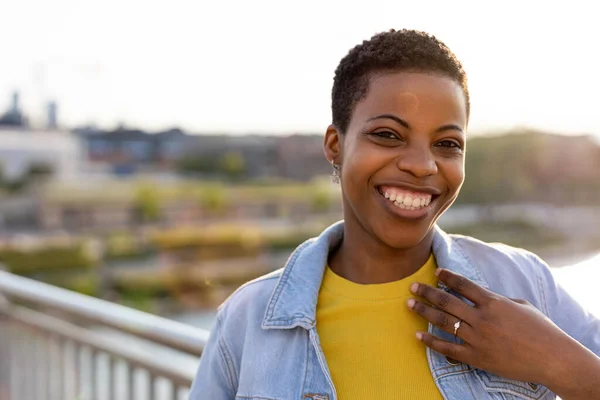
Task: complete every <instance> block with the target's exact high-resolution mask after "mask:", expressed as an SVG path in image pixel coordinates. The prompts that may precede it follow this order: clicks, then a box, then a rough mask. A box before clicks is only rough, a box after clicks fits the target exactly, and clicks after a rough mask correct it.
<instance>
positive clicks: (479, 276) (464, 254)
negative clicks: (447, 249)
mask: <svg viewBox="0 0 600 400" xmlns="http://www.w3.org/2000/svg"><path fill="white" fill-rule="evenodd" d="M454 243H455V244H456V246H455V247H456V250H457V251H458V252H459V253H460V255H461V256H463V258H464V259H465V260H467V262H468V263H469V265H470V266H471V269H472V270H473V271H474V272H475V275H477V279H479V280H480V281H481V282H484V283H485V284H486V286H488V287H489V285H488V283H487V282H486V281H485V279H484V278H483V274H482V273H481V271H480V270H479V267H477V266H476V265H475V264H474V263H473V261H472V260H471V258H470V257H469V256H468V255H467V254H466V253H465V251H464V249H463V248H462V246H461V244H462V243H461V242H460V239H459V238H454Z"/></svg>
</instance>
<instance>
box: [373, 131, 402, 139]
mask: <svg viewBox="0 0 600 400" xmlns="http://www.w3.org/2000/svg"><path fill="white" fill-rule="evenodd" d="M373 136H377V137H378V138H382V139H399V138H398V135H396V134H395V133H394V132H390V131H379V132H373Z"/></svg>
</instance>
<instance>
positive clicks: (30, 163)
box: [0, 0, 600, 398]
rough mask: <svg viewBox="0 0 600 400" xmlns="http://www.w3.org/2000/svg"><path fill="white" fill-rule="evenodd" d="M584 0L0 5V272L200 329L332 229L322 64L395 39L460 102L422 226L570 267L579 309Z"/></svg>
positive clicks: (589, 163) (593, 238) (589, 115)
mask: <svg viewBox="0 0 600 400" xmlns="http://www.w3.org/2000/svg"><path fill="white" fill-rule="evenodd" d="M591 7H593V4H591V3H588V2H578V1H571V2H568V3H567V2H562V3H550V2H536V1H531V2H511V1H505V2H502V3H498V4H491V3H487V2H467V1H454V2H435V4H431V2H427V3H426V4H425V3H424V4H420V3H418V2H412V3H406V2H384V1H370V2H362V3H352V2H342V1H330V2H317V1H304V2H301V3H294V4H292V3H285V2H275V1H273V2H267V1H258V2H243V1H223V2H198V1H181V0H172V1H170V2H161V1H134V0H127V1H123V0H121V1H113V0H103V1H92V0H89V1H68V0H50V1H48V0H45V1H42V0H39V1H35V0H21V1H18V2H14V1H13V2H9V1H7V2H3V3H2V4H0V15H1V16H2V17H1V20H2V21H1V23H0V38H2V46H1V51H2V61H1V63H0V263H2V265H3V268H5V269H6V270H7V271H8V272H10V273H12V274H16V275H19V276H22V277H27V278H31V279H34V280H36V281H41V282H45V283H48V284H51V285H53V286H58V287H61V288H65V289H68V290H71V291H75V292H78V293H82V294H86V295H89V296H93V297H96V298H99V299H103V300H107V301H109V302H112V303H117V304H121V305H125V306H127V307H130V308H133V309H137V310H141V311H145V312H148V313H151V314H155V315H158V316H161V317H165V318H168V319H171V320H175V321H179V322H184V323H185V324H189V325H192V326H194V327H198V328H203V329H209V328H210V327H211V326H212V324H213V322H214V316H215V309H216V307H217V306H218V305H219V304H220V303H221V302H222V301H223V300H224V299H225V298H226V297H227V296H228V295H229V294H231V293H232V291H234V290H235V289H236V288H237V287H238V286H239V285H240V284H242V283H243V282H246V281H247V280H250V279H253V278H254V277H257V276H259V275H262V274H264V273H266V272H269V271H272V270H274V269H278V268H281V267H282V266H283V265H284V263H285V261H286V259H287V256H288V255H289V253H290V252H291V251H292V250H293V248H294V247H295V246H296V245H298V244H299V243H301V242H302V241H303V240H305V239H306V238H309V237H312V236H314V235H317V234H318V233H319V232H320V231H321V230H322V229H323V228H324V227H326V226H328V225H329V224H331V223H332V222H335V221H337V220H338V219H340V218H341V202H340V193H339V187H337V186H336V185H333V184H331V183H330V180H329V177H328V175H329V174H330V172H331V171H330V166H329V164H328V163H327V162H326V160H325V158H324V156H323V151H322V140H323V133H324V131H325V128H326V127H327V125H328V124H329V122H330V90H331V85H332V78H333V71H334V69H335V67H336V66H337V63H338V62H339V60H340V58H341V57H343V56H344V55H345V54H346V53H347V51H348V50H349V49H350V48H351V47H353V46H354V45H356V44H357V43H360V42H361V41H362V40H364V39H367V38H369V37H370V36H371V35H372V34H374V33H376V32H379V31H382V30H386V29H389V28H415V29H421V30H425V31H427V32H430V33H432V34H434V35H436V36H437V37H438V38H440V39H441V40H442V41H444V42H445V43H446V44H447V45H448V46H449V47H450V48H451V49H452V50H453V51H454V52H455V53H456V54H457V56H458V57H459V59H460V60H461V61H462V62H463V64H464V67H465V69H466V71H467V73H468V76H469V84H470V91H471V96H472V111H471V114H472V119H471V123H470V129H469V133H468V135H469V142H468V150H467V161H466V168H467V180H466V183H465V185H464V188H463V190H462V194H461V196H460V198H459V199H458V201H457V203H456V204H455V205H454V206H453V207H452V208H451V209H450V210H449V211H448V212H447V213H446V215H444V217H443V218H442V220H441V222H440V225H441V226H442V227H443V228H445V229H446V230H447V231H449V232H452V233H461V234H467V235H472V236H475V237H477V238H479V239H482V240H485V241H501V242H505V243H508V244H511V245H515V246H519V247H524V248H527V249H529V250H531V251H534V252H536V253H537V254H539V255H540V256H542V257H543V258H544V259H545V260H546V261H547V262H548V263H549V264H550V265H551V266H552V267H554V268H556V269H557V270H558V269H559V268H560V267H564V266H573V265H577V264H578V265H586V267H585V268H586V269H585V270H579V269H572V271H577V273H576V274H575V273H569V274H565V277H564V278H562V279H564V280H565V282H567V284H568V285H571V286H569V287H570V288H572V290H573V292H574V293H577V292H579V293H580V294H579V295H581V292H584V290H582V288H583V286H582V285H585V282H582V281H586V280H588V281H589V280H590V279H589V277H591V276H594V275H590V274H593V273H595V274H596V275H595V276H598V270H599V269H600V267H598V266H596V264H597V261H595V260H597V258H595V257H597V254H599V253H600V229H599V228H598V227H599V226H600V113H599V112H598V100H597V96H598V93H599V92H600V78H599V75H598V71H600V58H598V57H597V55H596V50H595V49H596V48H597V38H598V37H600V26H599V25H598V24H597V23H596V21H595V17H594V15H595V14H594V13H593V12H592V9H591ZM594 268H595V269H594ZM592 270H593V272H591V271H592ZM584 271H585V272H584ZM558 275H560V273H558ZM583 277H588V279H582V278H583ZM591 280H592V281H593V279H591ZM0 292H1V291H0ZM586 296H587V297H586V299H585V301H586V304H587V305H588V306H589V307H593V305H594V304H597V303H598V297H597V296H596V295H593V294H590V293H589V292H588V293H587V294H586ZM594 296H595V297H594ZM596 310H597V308H596ZM0 398H1V393H0Z"/></svg>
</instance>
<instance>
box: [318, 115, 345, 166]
mask: <svg viewBox="0 0 600 400" xmlns="http://www.w3.org/2000/svg"><path fill="white" fill-rule="evenodd" d="M343 139H344V138H343V136H342V133H341V132H340V131H339V130H338V129H337V128H336V127H335V126H333V125H329V126H328V127H327V131H326V132H325V140H324V142H323V152H324V153H325V157H327V161H329V162H330V163H331V162H332V161H333V162H334V163H336V164H341V163H342V148H343Z"/></svg>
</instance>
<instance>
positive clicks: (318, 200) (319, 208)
mask: <svg viewBox="0 0 600 400" xmlns="http://www.w3.org/2000/svg"><path fill="white" fill-rule="evenodd" d="M312 195H313V198H312V210H313V211H314V212H316V213H321V212H325V211H327V210H329V209H330V208H331V206H332V204H333V196H332V195H331V192H330V191H329V190H328V189H327V188H326V187H323V186H318V187H317V188H316V189H315V190H314V192H313V193H312Z"/></svg>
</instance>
